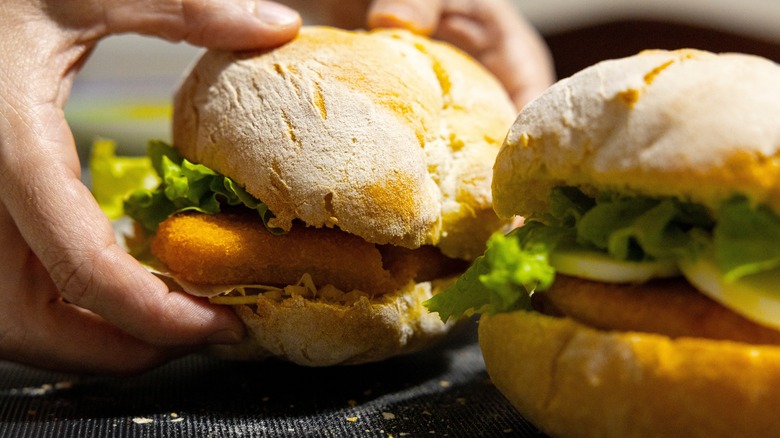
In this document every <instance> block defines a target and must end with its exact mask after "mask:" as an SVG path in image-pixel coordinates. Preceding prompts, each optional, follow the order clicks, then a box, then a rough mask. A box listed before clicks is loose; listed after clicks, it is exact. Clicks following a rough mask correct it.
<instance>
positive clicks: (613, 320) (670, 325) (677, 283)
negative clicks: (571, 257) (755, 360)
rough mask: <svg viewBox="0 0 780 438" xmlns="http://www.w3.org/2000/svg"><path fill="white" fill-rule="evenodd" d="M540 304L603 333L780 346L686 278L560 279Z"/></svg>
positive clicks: (776, 334) (774, 335) (537, 297)
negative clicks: (625, 281) (626, 281)
mask: <svg viewBox="0 0 780 438" xmlns="http://www.w3.org/2000/svg"><path fill="white" fill-rule="evenodd" d="M534 301H535V304H536V305H538V307H539V310H541V311H542V312H543V313H548V314H553V315H558V316H564V315H565V316H568V317H570V318H572V319H575V320H577V321H579V322H581V323H584V324H586V325H589V326H591V327H595V328H598V329H603V330H619V331H641V332H651V333H659V334H663V335H666V336H670V337H673V338H678V337H698V338H709V339H722V340H731V341H738V342H745V343H750V344H780V331H777V330H774V329H772V328H769V327H766V326H763V325H760V324H757V323H755V322H753V321H750V320H748V319H746V318H745V317H743V316H741V315H739V314H737V313H735V312H733V311H731V310H729V309H728V308H726V307H724V306H722V305H721V304H719V303H718V302H716V301H714V300H712V299H710V298H709V297H707V296H706V295H704V294H702V293H701V292H699V291H697V290H696V289H695V288H694V287H693V286H691V285H690V284H689V283H688V282H687V281H685V280H683V279H680V278H671V279H656V280H651V281H648V282H646V283H639V284H630V285H629V284H611V283H603V282H597V281H589V280H584V279H580V278H574V277H569V276H566V275H557V276H556V278H555V283H554V284H553V286H552V287H551V288H550V289H549V290H547V291H545V292H540V293H537V294H534Z"/></svg>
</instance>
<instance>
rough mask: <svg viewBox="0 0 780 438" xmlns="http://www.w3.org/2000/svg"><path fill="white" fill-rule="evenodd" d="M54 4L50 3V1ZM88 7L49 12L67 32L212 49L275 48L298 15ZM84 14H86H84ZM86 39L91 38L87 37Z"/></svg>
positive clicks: (175, 1)
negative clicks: (88, 31)
mask: <svg viewBox="0 0 780 438" xmlns="http://www.w3.org/2000/svg"><path fill="white" fill-rule="evenodd" d="M55 1H56V0H55ZM92 3H93V5H94V8H90V9H86V8H78V11H74V10H73V9H75V8H63V7H59V8H52V9H53V11H54V12H51V14H52V15H54V18H55V20H57V21H58V22H60V23H61V24H66V25H68V26H69V27H77V28H82V29H84V28H87V29H95V30H97V32H98V35H97V37H98V38H100V37H102V36H105V35H109V34H119V33H139V34H143V35H149V36H155V37H160V38H164V39H167V40H170V41H176V42H178V41H186V42H188V43H190V44H193V45H196V46H203V47H209V48H215V49H226V50H244V49H258V48H269V47H275V46H278V45H280V44H283V43H285V42H287V41H289V40H291V39H292V38H293V37H295V35H296V34H297V32H298V30H299V28H300V26H301V17H300V15H299V14H298V13H297V12H296V11H294V10H292V9H290V8H288V7H286V6H283V5H281V4H279V3H275V2H271V1H263V0H93V1H92ZM85 10H89V11H90V12H88V13H87V14H84V11H85ZM91 37H94V35H92V36H91Z"/></svg>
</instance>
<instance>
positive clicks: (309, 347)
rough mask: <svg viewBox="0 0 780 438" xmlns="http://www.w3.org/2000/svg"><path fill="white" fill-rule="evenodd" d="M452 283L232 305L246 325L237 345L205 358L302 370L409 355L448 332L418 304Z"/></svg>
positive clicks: (262, 298)
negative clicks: (274, 362) (271, 362)
mask: <svg viewBox="0 0 780 438" xmlns="http://www.w3.org/2000/svg"><path fill="white" fill-rule="evenodd" d="M453 281H454V278H451V279H447V280H436V281H432V282H423V283H416V284H414V283H410V284H409V285H408V286H407V287H406V288H403V289H401V290H399V291H396V292H392V293H388V294H383V295H379V296H376V297H373V298H371V297H370V296H368V295H367V294H362V293H357V292H350V293H343V292H340V291H331V292H330V293H327V292H326V294H325V295H324V296H320V297H316V298H313V297H304V296H302V295H292V296H287V297H279V296H273V295H269V294H260V295H258V296H257V301H256V303H255V304H252V305H236V306H234V308H235V310H236V313H237V314H238V316H239V317H240V318H241V319H242V320H243V321H244V323H245V324H246V326H247V330H248V333H247V336H246V339H245V341H244V342H243V343H241V344H238V345H230V346H228V345H220V346H216V347H212V350H211V351H210V353H212V354H216V355H218V356H220V357H225V358H229V359H239V360H259V359H264V358H267V357H277V358H281V359H284V360H288V361H291V362H294V363H296V364H299V365H305V366H329V365H352V364H360V363H367V362H375V361H380V360H383V359H387V358H390V357H393V356H398V355H402V354H407V353H412V352H415V351H419V350H422V349H424V348H426V347H429V346H431V345H433V344H435V343H436V342H438V341H440V340H441V339H443V338H444V337H445V335H446V334H447V333H448V332H449V331H450V329H451V328H452V327H453V324H452V323H443V322H442V321H441V319H440V318H439V316H438V314H436V313H430V312H428V311H427V309H426V308H425V307H424V306H423V304H422V303H423V301H425V300H427V299H428V298H430V297H432V296H433V295H434V294H436V293H438V292H439V291H440V290H442V289H444V288H445V287H447V286H448V285H449V284H451V283H452V282H453Z"/></svg>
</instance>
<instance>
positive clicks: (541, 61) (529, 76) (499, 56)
mask: <svg viewBox="0 0 780 438" xmlns="http://www.w3.org/2000/svg"><path fill="white" fill-rule="evenodd" d="M514 8H515V7H514V5H512V4H511V3H509V2H508V1H506V0H480V1H477V0H451V1H449V2H447V4H446V6H445V10H444V13H443V16H442V19H441V21H440V23H439V27H438V29H437V30H436V33H435V34H434V37H435V38H438V39H441V40H443V41H447V42H450V43H452V44H455V45H457V46H458V47H460V48H461V49H463V50H465V51H466V52H468V53H469V54H470V55H472V56H474V57H475V58H476V59H477V60H479V61H480V62H481V63H482V64H483V65H485V66H486V67H487V68H488V69H489V70H490V71H491V72H493V74H495V75H496V77H498V79H499V80H500V81H501V82H502V84H503V85H504V87H505V88H506V89H507V91H508V92H509V94H510V96H511V97H512V100H513V101H514V102H515V105H516V106H517V107H518V108H520V107H522V106H523V105H524V104H525V103H527V102H528V101H530V100H531V99H533V98H534V97H536V96H537V95H538V94H539V93H541V92H542V91H543V90H544V89H546V88H547V87H548V86H549V85H550V84H552V82H553V81H554V79H555V73H554V70H553V67H552V60H551V56H550V53H549V50H548V48H547V46H546V44H545V43H544V41H543V40H542V38H541V37H540V36H539V34H538V33H537V32H536V30H535V29H534V28H533V26H532V25H531V24H530V23H528V22H527V21H526V20H525V19H524V18H523V17H522V15H520V14H519V13H518V12H517V11H516V10H515V9H514Z"/></svg>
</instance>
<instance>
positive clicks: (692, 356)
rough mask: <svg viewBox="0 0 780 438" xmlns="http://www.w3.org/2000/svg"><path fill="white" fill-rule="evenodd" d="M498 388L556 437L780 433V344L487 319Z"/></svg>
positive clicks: (521, 317) (486, 342) (507, 316)
mask: <svg viewBox="0 0 780 438" xmlns="http://www.w3.org/2000/svg"><path fill="white" fill-rule="evenodd" d="M479 340H480V346H481V348H482V353H483V355H484V358H485V366H486V368H487V371H488V374H489V375H490V378H491V380H492V381H493V383H494V384H495V385H496V387H497V388H498V389H499V390H500V391H501V392H502V393H503V394H504V395H505V396H506V397H507V398H508V399H509V400H510V401H511V402H512V404H513V405H514V406H516V407H517V409H518V410H519V411H520V412H522V414H523V415H524V416H525V417H527V418H528V419H529V420H530V421H532V422H533V423H535V424H536V425H538V426H539V427H540V428H542V429H543V430H544V431H545V432H547V433H548V434H550V435H552V436H558V437H569V438H576V437H620V438H628V437H645V438H646V437H671V436H685V437H708V438H713V437H729V438H730V437H737V436H741V437H748V436H755V437H758V436H762V437H765V436H776V435H777V433H778V432H777V417H776V416H775V415H776V414H775V412H774V411H775V407H776V406H778V404H780V392H778V391H776V390H775V388H777V387H778V385H780V348H778V347H776V346H756V345H749V344H742V343H736V342H728V341H715V340H707V339H701V338H679V339H675V340H673V339H670V338H668V337H665V336H660V335H654V334H648V333H637V332H606V331H598V330H595V329H592V328H589V327H587V326H585V325H582V324H579V323H577V322H575V321H573V320H571V319H568V318H555V317H550V316H545V315H542V314H540V313H536V312H515V313H502V314H497V315H495V316H486V315H483V316H482V318H480V321H479Z"/></svg>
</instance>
